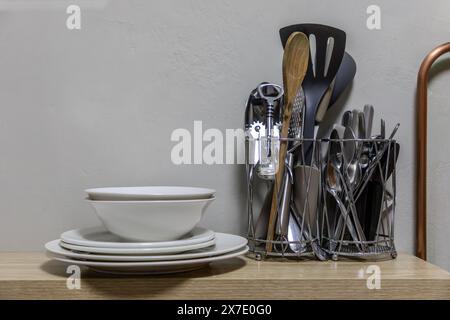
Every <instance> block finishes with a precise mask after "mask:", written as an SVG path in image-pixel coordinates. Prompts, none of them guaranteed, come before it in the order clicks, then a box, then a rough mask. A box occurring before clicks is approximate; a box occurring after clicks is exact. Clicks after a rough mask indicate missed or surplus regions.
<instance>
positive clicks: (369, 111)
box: [364, 104, 374, 139]
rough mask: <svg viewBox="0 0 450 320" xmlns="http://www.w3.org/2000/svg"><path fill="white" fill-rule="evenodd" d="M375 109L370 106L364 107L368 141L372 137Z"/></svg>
mask: <svg viewBox="0 0 450 320" xmlns="http://www.w3.org/2000/svg"><path fill="white" fill-rule="evenodd" d="M373 114H374V108H373V106H372V105H370V104H366V105H365V106H364V119H365V126H366V139H370V137H371V136H372V124H373Z"/></svg>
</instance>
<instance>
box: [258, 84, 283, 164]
mask: <svg viewBox="0 0 450 320" xmlns="http://www.w3.org/2000/svg"><path fill="white" fill-rule="evenodd" d="M268 89H271V91H272V92H273V93H270V94H268V93H267V92H268ZM283 94H284V91H283V88H282V87H280V86H279V85H277V84H273V83H263V84H260V85H259V86H258V95H259V96H260V97H261V98H262V99H264V101H265V102H266V105H267V109H266V138H267V153H268V157H270V153H271V139H272V136H273V129H274V123H275V121H274V118H275V101H277V100H279V99H280V98H281V97H282V96H283Z"/></svg>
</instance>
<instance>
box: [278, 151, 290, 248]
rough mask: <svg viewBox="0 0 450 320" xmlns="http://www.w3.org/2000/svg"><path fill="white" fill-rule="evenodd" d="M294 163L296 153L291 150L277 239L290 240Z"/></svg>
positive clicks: (288, 156) (283, 189)
mask: <svg viewBox="0 0 450 320" xmlns="http://www.w3.org/2000/svg"><path fill="white" fill-rule="evenodd" d="M293 165H294V155H293V154H292V153H290V152H288V153H287V156H286V167H285V173H284V177H283V185H282V188H281V199H280V206H279V209H278V226H277V234H278V237H277V241H281V242H286V244H287V241H288V228H289V212H290V203H291V186H292V182H293V181H292V167H293ZM281 247H282V248H281V250H278V251H282V252H284V251H285V250H284V246H281Z"/></svg>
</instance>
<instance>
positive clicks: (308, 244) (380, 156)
mask: <svg viewBox="0 0 450 320" xmlns="http://www.w3.org/2000/svg"><path fill="white" fill-rule="evenodd" d="M271 139H272V141H271V143H272V146H273V144H274V143H275V144H280V143H289V145H290V146H291V147H290V148H289V152H288V156H287V157H286V169H285V172H284V175H283V176H284V178H283V182H282V183H281V188H280V190H279V192H278V194H277V208H278V210H277V224H276V230H275V234H276V236H275V238H274V240H273V241H271V243H272V246H271V247H272V248H273V249H272V250H271V251H268V250H267V246H266V244H267V242H268V241H267V239H266V235H267V214H268V213H267V210H268V208H270V205H271V200H272V192H273V188H274V187H273V186H274V183H273V181H271V180H270V177H267V175H264V174H263V175H261V174H260V173H259V165H260V163H259V162H257V163H252V162H251V161H247V163H246V176H247V193H248V196H247V213H248V241H249V246H250V255H251V256H252V257H254V258H256V259H264V258H269V257H285V258H305V257H316V258H318V259H320V260H327V259H333V260H337V259H339V258H340V257H350V258H368V259H384V258H386V257H387V258H395V257H396V256H397V252H396V250H395V245H394V217H395V206H396V170H395V164H396V160H397V157H398V151H399V145H398V143H397V142H396V141H395V140H393V139H381V138H376V139H317V140H314V139H299V138H285V139H282V138H278V137H275V138H274V137H272V138H271ZM274 140H275V142H274ZM305 141H309V143H308V144H304V142H305ZM311 142H312V143H311ZM266 145H267V141H266V137H263V136H262V137H257V138H254V137H247V138H246V150H247V151H248V150H253V151H254V152H257V153H259V156H257V157H254V156H252V157H247V159H248V160H251V159H255V158H256V159H258V158H259V159H266V160H267V156H266V155H265V154H264V152H265V151H266V150H265V146H266ZM308 146H310V147H308ZM349 149H351V150H352V151H353V153H351V155H352V157H351V158H350V159H349V156H348V154H349ZM255 150H256V151H255ZM273 150H277V148H273ZM246 154H247V155H248V154H249V153H248V152H247V153H246ZM272 156H273V157H274V158H276V156H277V155H272ZM275 161H278V160H275ZM275 166H276V162H275ZM268 178H269V179H268Z"/></svg>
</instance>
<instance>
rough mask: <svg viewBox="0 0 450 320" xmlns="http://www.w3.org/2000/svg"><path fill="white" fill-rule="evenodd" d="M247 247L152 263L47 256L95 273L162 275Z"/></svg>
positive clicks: (236, 254) (213, 259) (195, 267)
mask: <svg viewBox="0 0 450 320" xmlns="http://www.w3.org/2000/svg"><path fill="white" fill-rule="evenodd" d="M247 251H248V246H246V247H245V248H242V249H240V250H237V251H234V252H230V253H227V254H224V255H220V256H214V257H206V258H200V259H189V260H174V261H152V262H98V261H80V260H76V259H70V258H61V257H60V256H54V255H52V254H49V256H50V257H51V258H52V259H55V260H58V261H62V262H64V263H68V264H75V265H80V266H87V267H90V268H92V269H94V270H96V271H100V272H107V273H119V274H163V273H174V272H184V271H190V270H194V269H198V268H201V267H204V266H206V265H207V264H209V263H210V262H213V261H220V260H225V259H230V258H234V257H237V256H240V255H243V254H245V253H246V252H247Z"/></svg>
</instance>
